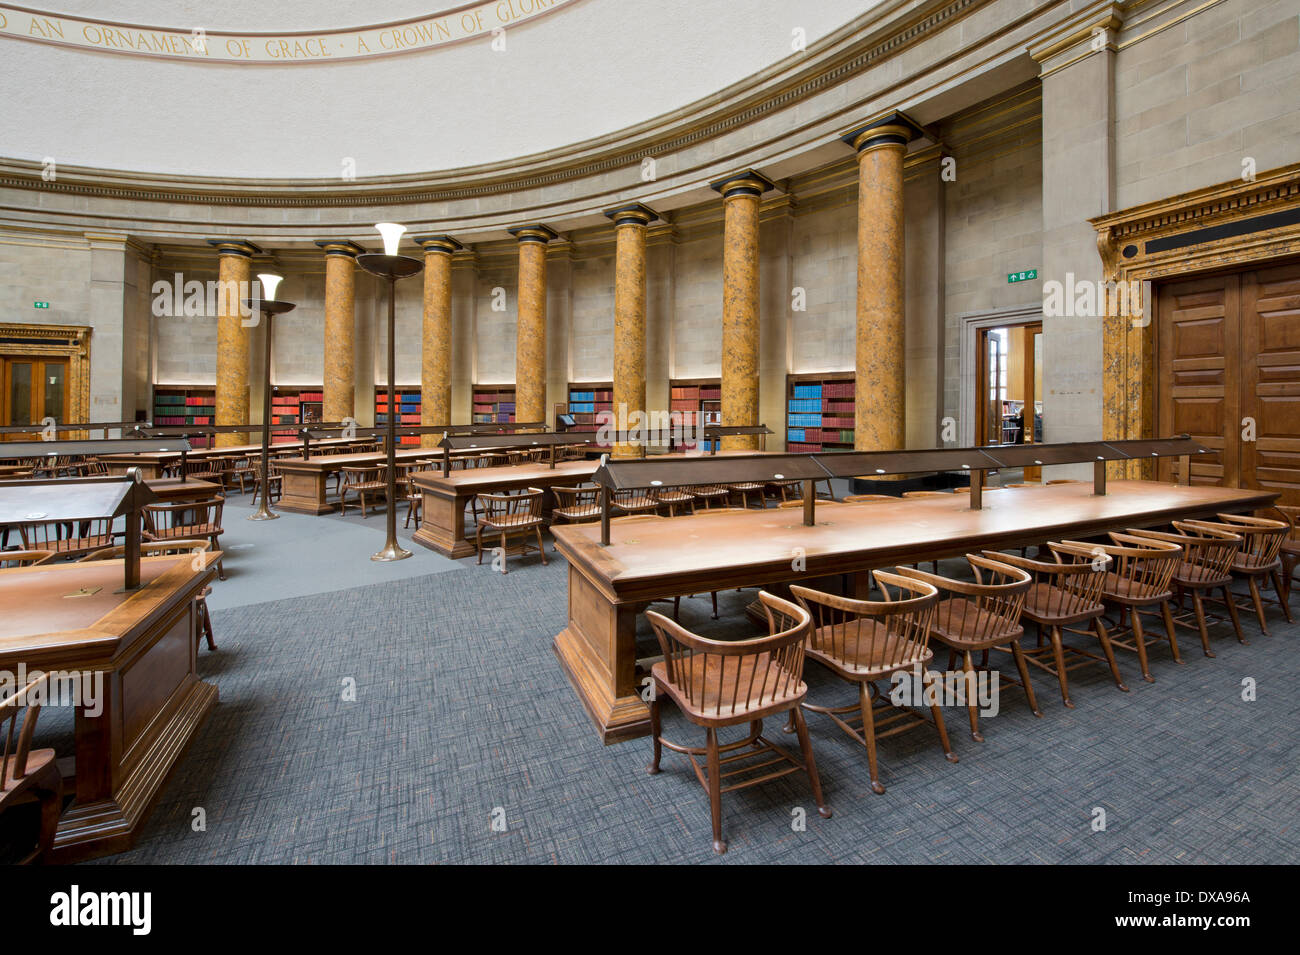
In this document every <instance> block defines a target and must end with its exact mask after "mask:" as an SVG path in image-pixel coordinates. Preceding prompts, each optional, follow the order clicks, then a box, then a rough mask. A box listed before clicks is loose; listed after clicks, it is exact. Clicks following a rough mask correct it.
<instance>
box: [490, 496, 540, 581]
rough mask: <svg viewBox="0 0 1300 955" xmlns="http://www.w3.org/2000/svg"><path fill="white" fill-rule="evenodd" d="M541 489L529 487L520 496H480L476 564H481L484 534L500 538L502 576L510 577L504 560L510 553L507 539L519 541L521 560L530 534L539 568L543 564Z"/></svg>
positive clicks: (527, 546)
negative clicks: (512, 537) (512, 538)
mask: <svg viewBox="0 0 1300 955" xmlns="http://www.w3.org/2000/svg"><path fill="white" fill-rule="evenodd" d="M544 493H545V492H544V491H543V490H542V489H541V488H537V487H530V488H529V489H528V490H526V491H524V492H522V493H519V494H479V495H478V503H479V506H480V507H481V508H482V510H481V515H480V517H479V520H478V526H477V527H476V528H475V531H474V547H475V550H477V552H478V562H479V564H482V563H483V532H484V531H487V532H488V533H489V534H499V535H500V537H501V573H503V574H505V573H509V569H508V568H507V566H506V558H507V557H508V556H509V553H510V549H509V546H508V538H509V537H510V536H512V535H513V536H517V537H518V538H519V547H520V556H521V557H522V556H526V555H527V554H528V549H529V548H530V547H531V546H532V544H530V543H529V541H528V535H529V533H530V532H531V533H532V534H533V535H534V536H535V537H536V538H537V552H538V553H539V554H541V555H542V564H543V565H545V564H546V548H544V547H543V546H542V525H543V524H544V523H546V521H545V518H543V517H542V495H543V494H544Z"/></svg>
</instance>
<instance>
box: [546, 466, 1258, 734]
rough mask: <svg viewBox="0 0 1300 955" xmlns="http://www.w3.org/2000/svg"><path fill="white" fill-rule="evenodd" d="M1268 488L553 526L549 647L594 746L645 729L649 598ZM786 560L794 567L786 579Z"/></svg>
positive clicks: (1131, 489) (990, 498) (1209, 510)
mask: <svg viewBox="0 0 1300 955" xmlns="http://www.w3.org/2000/svg"><path fill="white" fill-rule="evenodd" d="M1276 498H1277V495H1276V494H1274V493H1272V492H1266V491H1255V490H1241V489H1237V488H1219V487H1184V486H1179V485H1172V484H1157V483H1154V482H1147V481H1112V482H1110V485H1109V488H1108V493H1107V494H1105V495H1103V496H1096V495H1094V494H1093V492H1092V485H1091V484H1085V483H1081V484H1056V485H1046V486H1043V487H1036V488H1003V489H994V490H990V491H986V492H985V496H984V507H983V509H982V510H978V511H973V510H971V509H970V503H969V500H968V498H967V496H966V495H964V494H958V495H944V496H941V497H927V498H900V499H899V500H898V501H889V502H878V503H862V504H834V505H826V504H824V503H823V504H822V505H820V506H819V507H818V508H817V524H816V526H815V527H805V526H804V525H803V524H802V512H801V511H800V510H798V509H789V510H780V509H777V510H772V509H768V510H762V511H760V510H754V511H750V512H747V513H743V514H742V513H739V512H725V513H718V514H709V513H708V512H701V513H699V514H697V515H695V516H693V517H680V518H673V519H670V520H665V521H647V522H643V523H642V522H638V523H634V524H626V525H619V524H614V525H613V527H612V528H611V536H610V539H611V543H610V546H608V547H601V546H600V529H599V527H597V526H596V525H592V524H574V525H566V526H563V527H553V528H551V533H552V534H553V535H554V537H555V541H556V546H557V547H558V549H559V551H560V553H561V554H563V555H564V556H565V558H566V559H567V560H568V562H569V595H568V608H569V623H568V626H566V627H565V628H564V629H563V630H562V631H560V633H559V634H558V635H557V636H556V637H555V640H554V643H553V648H554V650H555V654H556V656H558V657H559V659H560V663H561V665H562V666H563V668H564V671H565V673H566V674H567V676H568V678H569V680H570V682H571V683H572V684H573V688H574V689H575V690H576V691H577V694H578V698H579V699H580V700H581V701H582V704H583V706H584V707H586V709H587V713H588V715H589V716H590V717H591V720H592V722H593V723H594V724H595V726H596V731H597V732H598V733H599V735H600V738H601V739H602V740H603V741H604V742H606V743H613V742H618V741H621V740H625V739H630V738H634V737H638V736H645V735H647V734H648V733H649V729H650V723H649V709H648V707H647V706H646V704H645V703H644V702H643V701H642V699H641V696H640V690H641V687H640V685H639V684H638V674H637V669H636V645H635V644H636V640H635V635H636V619H637V615H638V614H639V613H640V612H641V611H642V610H643V609H644V607H645V606H646V604H647V603H648V602H649V601H651V600H659V599H663V598H670V597H678V596H686V595H688V594H696V593H707V592H708V591H711V590H714V591H716V590H725V589H728V588H733V587H741V586H757V585H767V584H773V583H781V582H787V581H799V580H811V579H816V578H818V577H827V576H834V575H844V574H847V575H850V576H851V580H852V582H853V587H852V592H854V593H858V594H865V592H866V588H867V587H868V586H869V578H868V577H867V576H866V574H865V571H869V570H872V569H875V568H880V567H892V566H895V565H898V564H912V563H918V562H922V561H929V560H938V559H941V558H945V557H958V556H961V555H963V554H966V553H972V552H978V551H980V550H984V549H989V550H1004V549H1009V548H1013V547H1023V546H1027V545H1031V544H1038V543H1042V542H1044V541H1047V540H1061V539H1063V538H1086V537H1092V536H1095V535H1098V534H1104V533H1105V532H1106V531H1109V530H1117V529H1123V528H1126V527H1155V526H1159V525H1163V524H1167V523H1168V522H1169V521H1171V520H1175V519H1181V518H1188V517H1192V518H1198V517H1199V518H1203V517H1210V516H1212V515H1214V514H1217V513H1219V512H1221V511H1230V512H1243V511H1250V510H1254V509H1257V508H1261V507H1266V506H1268V505H1270V504H1271V503H1272V502H1273V501H1274V500H1275V499H1276ZM796 558H798V559H799V562H800V563H799V565H800V567H801V570H800V571H797V572H796V571H795V570H794V569H793V568H794V566H795V561H796Z"/></svg>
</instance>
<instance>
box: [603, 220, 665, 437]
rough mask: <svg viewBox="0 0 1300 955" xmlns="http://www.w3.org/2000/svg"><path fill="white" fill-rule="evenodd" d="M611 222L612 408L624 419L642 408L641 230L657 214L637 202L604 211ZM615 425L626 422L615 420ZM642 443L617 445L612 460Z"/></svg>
mask: <svg viewBox="0 0 1300 955" xmlns="http://www.w3.org/2000/svg"><path fill="white" fill-rule="evenodd" d="M605 215H606V216H608V217H609V218H610V219H612V220H613V221H614V248H615V252H614V410H615V412H616V413H617V412H619V411H620V409H625V410H626V414H627V418H628V420H630V418H631V415H632V414H633V413H634V412H637V411H640V412H642V413H645V412H647V411H648V410H649V409H648V408H647V407H646V352H645V313H646V275H645V260H646V226H647V225H649V224H650V223H651V222H653V221H655V220H656V219H658V218H659V216H658V214H657V213H656V212H655V211H654V210H653V209H650V208H647V207H646V206H643V205H641V204H640V203H631V204H629V205H623V206H618V207H616V208H614V209H609V210H607V211H606V212H605ZM616 423H617V426H618V427H623V426H624V425H625V424H626V421H623V420H618V421H617V422H616ZM644 455H645V445H644V444H641V445H631V444H627V443H623V442H620V443H617V444H615V445H614V457H616V458H638V457H643V456H644Z"/></svg>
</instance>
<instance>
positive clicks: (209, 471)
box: [185, 458, 226, 490]
mask: <svg viewBox="0 0 1300 955" xmlns="http://www.w3.org/2000/svg"><path fill="white" fill-rule="evenodd" d="M185 477H186V478H193V479H194V480H196V481H209V482H211V483H212V484H215V485H217V486H218V487H220V488H221V489H222V490H225V488H226V474H225V470H224V468H223V465H222V459H221V458H198V459H188V458H187V459H186V461H185Z"/></svg>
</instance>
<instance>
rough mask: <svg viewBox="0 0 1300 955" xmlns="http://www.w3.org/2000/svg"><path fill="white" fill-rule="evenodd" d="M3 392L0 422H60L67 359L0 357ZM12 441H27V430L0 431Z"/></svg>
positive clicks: (66, 388)
mask: <svg viewBox="0 0 1300 955" xmlns="http://www.w3.org/2000/svg"><path fill="white" fill-rule="evenodd" d="M0 364H2V365H3V375H0V378H2V379H3V389H4V390H3V392H0V424H5V425H32V426H33V427H34V428H36V429H38V430H39V428H40V424H41V421H42V420H43V419H44V418H47V417H48V418H53V419H54V420H55V421H56V422H58V423H60V424H63V423H66V421H67V414H68V393H69V381H68V359H66V358H38V357H26V356H13V357H8V358H0ZM3 437H4V438H6V439H8V440H13V441H31V440H32V437H33V436H32V435H30V434H12V435H4V436H3Z"/></svg>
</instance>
